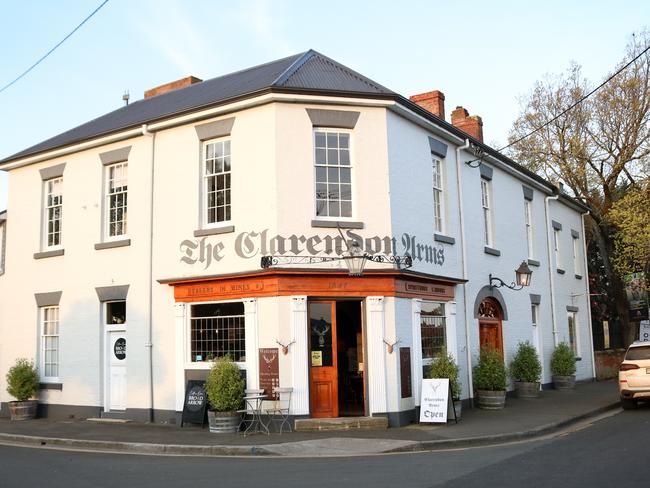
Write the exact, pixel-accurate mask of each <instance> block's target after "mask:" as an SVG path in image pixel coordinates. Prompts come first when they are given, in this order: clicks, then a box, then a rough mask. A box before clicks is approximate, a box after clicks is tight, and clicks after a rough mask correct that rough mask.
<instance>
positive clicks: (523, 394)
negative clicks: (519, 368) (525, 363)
mask: <svg viewBox="0 0 650 488" xmlns="http://www.w3.org/2000/svg"><path fill="white" fill-rule="evenodd" d="M515 391H516V392H517V398H537V397H539V383H537V382H535V383H529V382H527V381H515Z"/></svg>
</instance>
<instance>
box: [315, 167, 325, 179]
mask: <svg viewBox="0 0 650 488" xmlns="http://www.w3.org/2000/svg"><path fill="white" fill-rule="evenodd" d="M316 181H317V182H319V183H325V182H326V181H327V169H326V168H323V167H320V166H318V167H316Z"/></svg>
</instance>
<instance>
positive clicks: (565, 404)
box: [0, 381, 619, 456]
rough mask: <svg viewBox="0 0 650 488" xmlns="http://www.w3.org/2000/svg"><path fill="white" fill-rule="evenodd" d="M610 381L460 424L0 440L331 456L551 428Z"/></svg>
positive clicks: (584, 412) (87, 426) (572, 416)
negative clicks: (350, 429)
mask: <svg viewBox="0 0 650 488" xmlns="http://www.w3.org/2000/svg"><path fill="white" fill-rule="evenodd" d="M618 404H619V403H618V389H617V384H616V382H615V381H600V382H589V383H583V384H579V385H578V386H577V387H576V389H575V390H573V391H568V392H561V391H554V390H549V391H543V392H541V393H540V398H539V399H534V400H520V399H517V398H508V399H507V401H506V408H505V409H503V410H496V411H488V410H480V409H478V408H472V409H464V410H463V414H462V419H461V420H460V421H459V422H458V424H454V423H453V422H451V423H449V424H447V425H439V424H413V425H410V426H408V427H402V428H392V429H388V430H371V431H342V432H338V431H337V432H333V431H327V432H294V433H284V434H271V435H270V436H266V435H261V434H259V435H252V436H247V437H244V436H242V435H237V434H232V435H230V434H226V435H216V434H210V433H209V432H208V430H207V427H206V428H204V429H202V428H200V427H198V426H196V427H195V426H191V427H184V428H180V427H178V426H170V425H157V424H141V423H136V422H129V423H127V424H106V423H97V422H90V421H85V420H68V421H51V420H48V419H37V420H33V421H26V422H11V421H10V420H8V419H4V418H3V419H0V443H16V444H24V445H31V446H46V447H61V448H68V449H89V450H110V451H121V452H132V453H155V454H185V455H205V456H214V455H248V456H250V455H277V456H332V455H343V456H349V455H364V454H377V453H385V452H403V451H422V450H436V449H446V448H451V447H463V446H475V445H481V444H483V445H485V444H498V443H502V442H509V441H513V440H521V439H526V438H531V437H535V436H541V435H545V434H550V433H552V432H554V431H557V430H560V429H561V428H563V427H565V426H567V425H570V424H571V423H574V422H578V421H580V420H583V419H587V418H589V417H591V416H595V415H597V414H599V413H602V412H604V411H606V410H609V409H613V408H616V407H617V406H618Z"/></svg>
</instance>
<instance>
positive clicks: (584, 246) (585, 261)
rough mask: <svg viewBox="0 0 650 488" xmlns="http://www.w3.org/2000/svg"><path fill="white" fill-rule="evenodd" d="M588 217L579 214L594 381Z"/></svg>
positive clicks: (592, 365)
mask: <svg viewBox="0 0 650 488" xmlns="http://www.w3.org/2000/svg"><path fill="white" fill-rule="evenodd" d="M587 215H589V211H587V212H585V213H583V214H580V217H581V218H580V224H581V225H582V257H583V266H584V270H583V273H584V277H585V293H586V296H587V317H589V344H590V346H591V347H590V351H591V374H592V375H593V377H594V379H596V357H595V353H594V334H593V330H594V329H593V327H594V325H593V322H592V320H593V319H592V317H591V293H590V290H589V268H588V266H589V260H588V259H587V235H586V234H585V217H587Z"/></svg>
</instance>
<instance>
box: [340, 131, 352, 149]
mask: <svg viewBox="0 0 650 488" xmlns="http://www.w3.org/2000/svg"><path fill="white" fill-rule="evenodd" d="M339 145H340V147H341V149H348V148H349V147H350V134H345V133H339Z"/></svg>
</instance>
